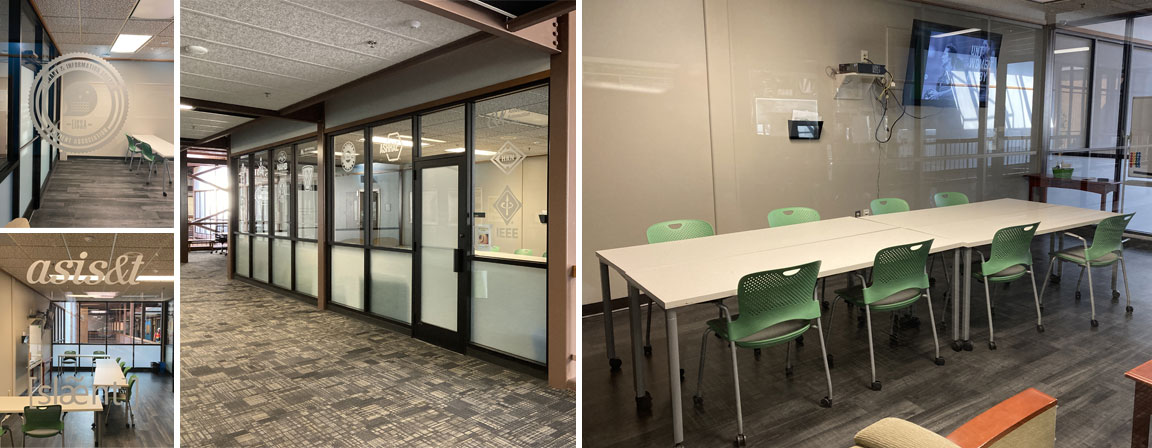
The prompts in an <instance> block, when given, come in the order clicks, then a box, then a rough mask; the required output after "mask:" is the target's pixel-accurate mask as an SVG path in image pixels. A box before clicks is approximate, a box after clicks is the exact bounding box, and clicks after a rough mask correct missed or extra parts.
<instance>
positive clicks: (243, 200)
mask: <svg viewBox="0 0 1152 448" xmlns="http://www.w3.org/2000/svg"><path fill="white" fill-rule="evenodd" d="M250 156H251V155H250V154H246V155H243V156H240V161H239V162H238V163H239V164H238V167H239V168H238V169H237V172H236V187H237V189H238V190H239V191H238V192H237V195H236V209H237V211H239V212H240V213H239V214H238V215H237V221H238V222H237V225H238V226H239V227H240V228H238V229H236V231H237V232H241V233H248V232H251V231H252V228H251V226H250V223H249V222H248V196H249V188H251V185H249V184H250V182H249V180H248V176H249V173H248V164H249V157H250Z"/></svg>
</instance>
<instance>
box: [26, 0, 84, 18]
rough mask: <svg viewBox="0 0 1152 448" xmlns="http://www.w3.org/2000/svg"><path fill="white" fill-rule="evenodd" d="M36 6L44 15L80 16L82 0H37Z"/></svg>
mask: <svg viewBox="0 0 1152 448" xmlns="http://www.w3.org/2000/svg"><path fill="white" fill-rule="evenodd" d="M36 8H37V9H39V10H40V14H41V15H44V16H57V17H80V0H36Z"/></svg>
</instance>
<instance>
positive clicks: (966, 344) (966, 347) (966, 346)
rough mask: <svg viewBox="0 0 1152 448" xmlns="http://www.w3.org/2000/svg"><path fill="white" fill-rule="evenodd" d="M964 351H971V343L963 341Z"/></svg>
mask: <svg viewBox="0 0 1152 448" xmlns="http://www.w3.org/2000/svg"><path fill="white" fill-rule="evenodd" d="M964 351H966V352H970V351H972V341H964Z"/></svg>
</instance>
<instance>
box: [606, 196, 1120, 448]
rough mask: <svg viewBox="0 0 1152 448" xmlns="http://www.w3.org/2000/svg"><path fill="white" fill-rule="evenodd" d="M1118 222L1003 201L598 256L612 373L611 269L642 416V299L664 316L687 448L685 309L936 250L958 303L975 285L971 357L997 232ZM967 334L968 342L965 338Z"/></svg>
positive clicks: (960, 322)
mask: <svg viewBox="0 0 1152 448" xmlns="http://www.w3.org/2000/svg"><path fill="white" fill-rule="evenodd" d="M1115 215H1116V214H1115V213H1110V212H1101V211H1096V210H1087V209H1081V208H1075V207H1066V206H1060V205H1055V204H1046V203H1036V202H1029V201H1022V200H1016V199H998V200H992V201H982V202H975V203H971V204H966V205H957V206H952V207H942V208H932V209H925V210H916V211H909V212H903V213H894V214H888V215H879V216H868V217H862V218H850V217H849V218H836V219H829V220H822V221H816V222H811V223H804V224H796V225H791V226H785V227H774V228H765V229H757V230H750V231H745V232H736V233H728V234H721V235H715V236H710V237H703V238H695V239H689V240H681V241H673V242H667V243H660V244H650V245H639V246H631V247H624V248H618V249H607V250H601V251H597V252H596V256H597V258H598V259H599V263H600V283H601V296H602V297H601V298H602V301H603V306H604V311H605V312H604V331H605V342H606V349H607V355H608V359H609V366H610V367H611V369H612V370H618V369H619V368H620V366H621V365H622V361H621V360H620V359H619V358H617V357H616V350H615V338H614V334H613V327H612V313H611V309H612V308H611V303H610V302H611V286H610V284H609V280H610V277H609V268H612V269H615V270H616V271H617V272H618V273H619V274H620V275H621V276H622V277H623V278H624V280H625V282H626V283H627V287H628V317H629V324H630V331H629V333H630V336H631V348H632V363H633V369H632V370H633V385H634V391H635V397H636V405H637V408H638V410H641V411H646V410H648V409H650V408H651V406H652V396H651V394H650V393H649V392H648V391H647V390H646V388H645V385H644V377H645V375H644V369H645V363H644V362H643V359H644V358H643V357H644V354H643V350H642V346H641V344H642V341H641V322H640V314H641V310H640V292H643V293H644V294H645V295H646V296H647V297H648V298H649V299H651V300H652V301H653V303H654V304H656V305H658V306H660V307H661V308H663V309H664V316H665V317H664V318H665V322H666V325H665V331H666V332H667V344H668V371H667V372H668V384H669V389H670V391H669V392H670V395H671V402H672V432H673V441H674V443H675V445H677V446H680V445H682V443H683V441H684V430H683V421H684V420H683V409H682V397H681V392H680V381H679V377H680V375H681V370H680V355H679V323H678V321H677V312H678V310H679V309H680V308H683V307H687V306H692V305H695V304H700V303H705V302H711V301H715V300H720V299H724V298H726V297H732V296H734V295H735V293H736V287H737V285H738V283H739V280H740V278H741V277H743V276H744V275H747V274H749V273H753V272H759V271H764V270H770V269H778V268H784V267H789V266H795V265H799V264H804V263H807V262H811V261H815V260H821V266H820V274H819V275H820V277H828V276H833V275H838V274H843V273H848V272H852V271H856V270H859V269H865V268H868V267H871V266H872V263H873V261H874V258H875V256H876V252H878V251H879V250H881V249H883V248H886V247H891V246H896V245H900V244H911V243H916V242H920V241H925V240H934V241H933V243H932V248H931V251H930V252H931V253H932V254H938V253H943V252H947V251H952V252H953V260H954V262H953V266H952V269H953V273H954V275H953V278H955V279H960V278H962V277H964V278H968V279H969V281H965V282H961V281H959V280H957V281H954V282H953V283H952V294H953V297H954V298H955V297H960V285H961V283H964V284H965V285H966V286H965V287H964V290H965V292H964V300H963V303H962V304H961V303H960V302H961V300H953V301H952V302H953V345H952V348H953V349H954V350H959V349H961V348H965V347H966V348H968V349H969V350H971V342H970V339H969V332H968V328H969V324H968V320H969V318H970V315H969V314H970V313H968V309H969V308H970V300H969V298H970V297H969V296H970V292H971V291H970V289H971V285H970V277H971V274H970V273H969V271H970V266H971V257H972V249H973V247H977V246H981V245H986V244H989V243H991V240H992V237H993V236H994V235H995V233H996V231H997V230H999V229H1001V228H1003V227H1008V226H1013V225H1024V224H1030V223H1033V222H1038V221H1039V222H1040V223H1041V224H1040V226H1039V228H1038V230H1037V233H1038V234H1043V233H1053V232H1059V231H1063V230H1068V229H1073V228H1076V227H1081V226H1084V225H1089V224H1096V223H1098V222H1100V221H1101V220H1103V219H1104V218H1107V217H1109V216H1115ZM1062 241H1063V240H1062V239H1061V242H1062ZM1061 247H1062V244H1061ZM962 253H963V255H964V258H965V260H966V261H965V262H964V263H961V262H960V259H961V255H962ZM961 271H963V272H961ZM961 310H963V314H961ZM933 325H935V323H933ZM961 326H962V327H963V334H962V335H961V334H960V333H959V331H960V328H961ZM961 337H963V340H961Z"/></svg>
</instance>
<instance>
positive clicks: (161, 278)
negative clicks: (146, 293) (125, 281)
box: [136, 275, 176, 282]
mask: <svg viewBox="0 0 1152 448" xmlns="http://www.w3.org/2000/svg"><path fill="white" fill-rule="evenodd" d="M136 281H138V282H172V281H176V276H174V275H137V276H136Z"/></svg>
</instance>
